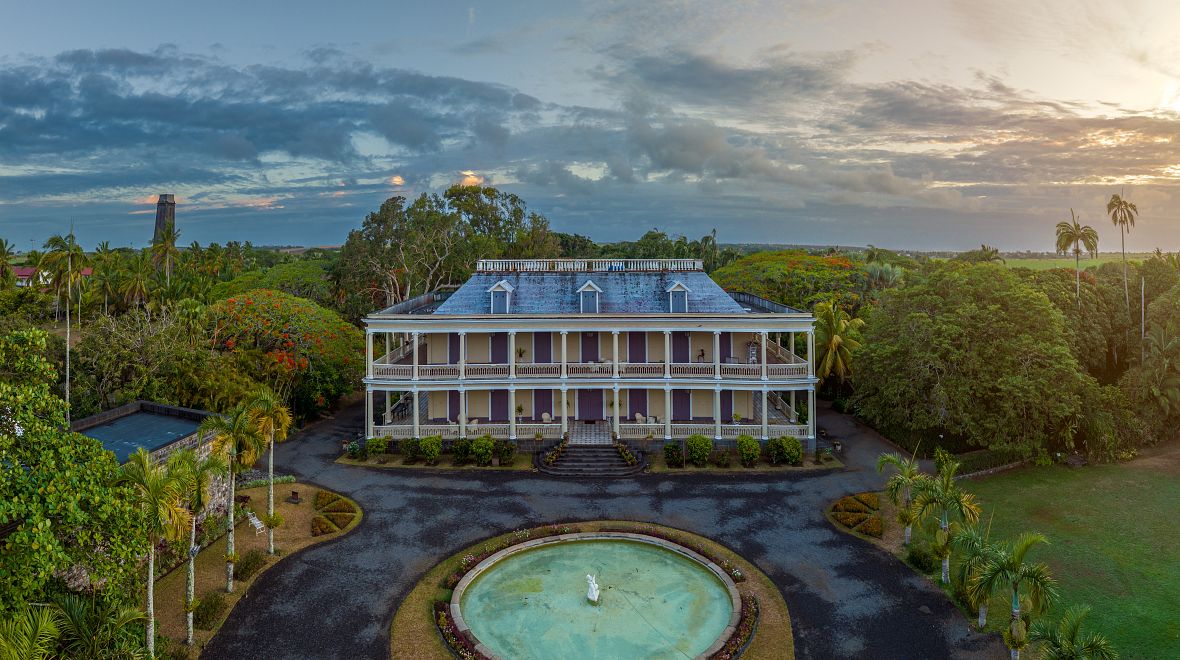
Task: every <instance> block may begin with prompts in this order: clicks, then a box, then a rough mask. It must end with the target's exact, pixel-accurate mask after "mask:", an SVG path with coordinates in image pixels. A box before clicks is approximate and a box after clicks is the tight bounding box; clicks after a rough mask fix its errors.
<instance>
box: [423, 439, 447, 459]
mask: <svg viewBox="0 0 1180 660" xmlns="http://www.w3.org/2000/svg"><path fill="white" fill-rule="evenodd" d="M420 446H421V449H422V458H424V459H426V463H427V464H428V465H434V464H436V463H438V456H439V454H441V453H442V436H440V435H432V436H428V437H425V438H422V443H421V445H420Z"/></svg>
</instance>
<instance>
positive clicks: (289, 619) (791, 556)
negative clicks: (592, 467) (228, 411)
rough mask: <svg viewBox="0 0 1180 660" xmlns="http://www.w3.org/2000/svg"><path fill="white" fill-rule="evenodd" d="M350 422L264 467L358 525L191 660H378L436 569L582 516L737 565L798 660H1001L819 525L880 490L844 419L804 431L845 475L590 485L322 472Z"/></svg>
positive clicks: (288, 572)
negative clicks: (337, 502) (333, 504)
mask: <svg viewBox="0 0 1180 660" xmlns="http://www.w3.org/2000/svg"><path fill="white" fill-rule="evenodd" d="M362 419H363V409H362V408H361V407H360V406H352V407H351V408H348V409H346V410H344V411H342V412H341V413H340V414H339V415H337V416H336V418H335V419H332V420H326V421H324V422H320V423H318V424H316V425H314V426H312V427H309V428H308V429H307V430H305V431H303V432H301V433H299V434H297V435H295V436H293V438H292V439H291V440H290V441H288V442H286V443H284V444H281V445H279V447H278V449H277V451H276V456H275V461H276V471H279V472H283V473H293V474H295V475H297V476H298V477H299V479H300V481H304V482H310V483H314V484H318V485H321V486H323V487H325V488H330V489H332V490H335V491H338V492H341V493H344V494H346V495H348V496H349V497H351V498H353V499H354V500H356V501H357V503H358V504H360V506H361V508H362V509H364V519H363V520H362V522H361V524H360V525H359V526H358V527H357V528H356V529H354V530H353V531H352V532H351V533H349V534H348V535H346V536H343V537H341V538H339V539H336V540H334V541H330V542H328V543H324V544H321V545H317V546H313V547H311V548H308V549H307V550H305V551H303V552H301V553H298V554H296V555H294V556H292V557H289V558H287V559H285V560H284V561H283V563H282V564H281V566H280V567H279V568H277V569H276V570H272V571H269V572H267V573H266V574H264V575H262V576H261V577H260V578H258V580H257V582H256V583H255V584H254V585H253V586H252V587H251V588H250V591H249V593H248V594H247V595H246V597H245V598H243V599H242V600H241V601H240V602H239V603H238V605H237V607H235V608H234V611H233V613H232V614H231V615H230V617H229V619H228V620H227V621H226V623H225V625H224V626H223V627H222V629H221V631H220V633H219V634H218V635H217V636H216V637H214V638H213V640H212V641H211V642H210V644H209V645H208V647H207V648H206V650H205V653H204V654H203V656H202V657H204V658H215V659H220V658H269V659H278V658H301V659H302V658H375V659H376V658H388V657H389V626H390V623H391V621H392V619H393V614H394V611H395V610H396V608H397V605H398V604H399V603H400V602H401V600H402V599H403V598H404V597H405V595H406V594H407V593H408V592H409V590H410V588H411V587H413V585H414V584H415V582H417V581H418V580H419V579H420V578H421V576H422V575H423V574H424V573H425V572H426V571H427V570H429V569H430V568H431V567H432V566H433V565H434V564H436V563H437V562H438V561H439V560H440V559H442V558H444V557H446V556H449V555H450V554H452V553H454V552H457V551H458V550H460V549H462V548H463V547H465V546H468V545H471V544H473V543H476V542H478V541H480V540H481V539H484V538H487V537H490V536H493V535H495V534H498V533H500V532H503V531H505V530H512V529H516V528H520V527H530V526H537V525H542V524H548V523H554V522H564V521H579V520H596V519H625V520H636V521H644V522H654V523H659V524H662V525H668V526H671V527H679V528H681V529H685V530H689V531H691V532H695V533H697V534H701V535H703V536H708V537H711V538H713V539H715V540H717V541H719V542H721V543H724V544H725V545H728V546H729V547H731V548H733V549H734V550H735V551H737V552H738V553H740V554H742V555H743V556H744V557H745V558H746V559H748V560H749V561H751V562H753V563H755V564H756V565H758V567H759V568H760V569H762V570H763V571H764V572H765V573H766V574H767V575H768V576H770V578H771V579H772V580H774V582H775V584H776V585H777V586H778V587H779V589H780V590H781V591H782V592H783V595H784V596H785V598H786V601H787V606H788V608H789V609H790V612H791V622H792V626H793V629H794V634H795V652H796V656H797V657H799V658H907V659H913V658H948V657H962V658H975V657H979V658H984V657H990V658H995V657H1002V655H1003V654H1005V653H1006V650H1005V649H1004V647H1003V644H1002V643H1000V641H999V640H998V639H997V638H995V637H989V636H983V635H979V634H976V633H974V632H971V631H970V629H969V628H968V622H967V619H966V618H965V617H964V616H963V615H962V614H961V613H960V612H959V611H958V610H957V609H956V608H955V607H954V606H953V605H952V604H951V603H950V602H949V601H948V600H947V599H946V598H945V597H944V596H943V594H942V593H941V592H940V591H939V590H937V589H935V588H934V587H932V586H931V585H930V584H929V583H928V582H927V581H926V580H925V579H923V578H921V577H920V576H918V575H916V574H915V573H914V572H913V571H911V570H910V569H909V568H907V567H906V566H904V565H903V564H902V563H901V562H899V561H897V560H896V559H895V558H894V557H892V556H891V555H889V554H888V553H885V552H883V551H881V550H879V549H877V548H876V547H875V546H873V545H872V544H870V543H867V542H865V541H862V540H860V539H857V538H854V537H851V536H848V535H846V534H843V533H840V532H837V531H836V530H835V529H834V528H833V527H832V526H831V525H830V524H829V523H828V521H827V520H826V519H825V518H824V515H823V509H824V507H825V506H826V505H827V504H828V503H829V502H831V501H832V500H834V499H836V498H838V497H840V496H842V495H846V494H849V493H853V492H859V491H863V490H870V489H878V488H880V487H881V484H882V481H883V479H882V477H881V475H879V474H877V472H876V471H875V470H874V469H873V464H874V462H875V460H876V456H877V455H878V454H879V453H880V452H882V451H892V447H890V446H889V445H888V444H886V443H885V442H884V441H882V440H881V439H880V437H879V436H877V435H876V434H875V433H873V432H872V431H871V430H868V429H866V428H864V427H862V426H860V425H859V424H856V423H855V422H854V421H853V420H852V419H851V418H849V417H847V416H844V415H837V414H834V413H830V412H828V411H824V410H821V411H820V420H819V421H820V425H821V426H823V427H825V428H827V429H828V430H829V432H830V433H831V434H832V435H833V436H834V437H837V438H840V439H842V440H844V442H845V447H846V450H845V452H846V454H847V455H846V456H845V457H844V460H845V462H846V463H847V464H848V468H847V469H845V470H841V471H836V472H824V473H792V474H789V475H745V474H742V473H741V469H740V468H734V469H733V470H732V472H733V474H732V475H718V476H706V477H702V476H695V475H688V474H685V475H663V474H660V475H639V476H636V477H631V478H625V479H603V480H568V479H560V478H553V477H547V476H545V475H541V474H533V473H519V472H517V473H493V472H483V471H481V472H478V473H475V472H461V471H454V472H442V473H433V472H432V473H430V474H424V473H423V471H415V470H397V469H385V468H358V467H349V466H344V465H337V464H336V463H334V462H333V460H334V459H335V458H336V456H337V455H338V453H339V449H340V443H339V438H340V437H341V436H342V435H343V434H345V433H354V432H355V431H356V430H357V429H359V428H360V426H361V420H362ZM923 606H924V607H923ZM927 612H928V613H927ZM395 644H396V641H395Z"/></svg>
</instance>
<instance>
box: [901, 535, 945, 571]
mask: <svg viewBox="0 0 1180 660" xmlns="http://www.w3.org/2000/svg"><path fill="white" fill-rule="evenodd" d="M905 560H906V563H908V564H909V565H910V566H913V567H914V568H916V569H918V570H919V571H922V572H923V573H927V574H929V573H933V572H934V571H936V570H938V568H939V567H940V566H941V563H942V562H941V560H939V558H938V556H937V555H935V554H934V553H933V552H931V551H930V548H928V547H926V546H921V545H918V544H916V543H915V544H912V545H910V549H909V551H908V552H906V555H905Z"/></svg>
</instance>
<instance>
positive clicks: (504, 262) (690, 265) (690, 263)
mask: <svg viewBox="0 0 1180 660" xmlns="http://www.w3.org/2000/svg"><path fill="white" fill-rule="evenodd" d="M703 269H704V264H703V262H702V261H701V260H700V259H480V260H479V261H478V262H477V263H476V265H475V270H476V271H478V272H493V273H505V272H508V273H529V272H558V273H561V272H586V271H686V270H703Z"/></svg>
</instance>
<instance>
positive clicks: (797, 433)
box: [766, 424, 808, 438]
mask: <svg viewBox="0 0 1180 660" xmlns="http://www.w3.org/2000/svg"><path fill="white" fill-rule="evenodd" d="M807 430H808V429H807V425H806V424H770V425H769V426H767V427H766V433H767V435H768V437H771V438H778V437H781V436H784V435H785V436H788V437H792V438H806V437H807Z"/></svg>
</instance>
